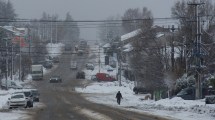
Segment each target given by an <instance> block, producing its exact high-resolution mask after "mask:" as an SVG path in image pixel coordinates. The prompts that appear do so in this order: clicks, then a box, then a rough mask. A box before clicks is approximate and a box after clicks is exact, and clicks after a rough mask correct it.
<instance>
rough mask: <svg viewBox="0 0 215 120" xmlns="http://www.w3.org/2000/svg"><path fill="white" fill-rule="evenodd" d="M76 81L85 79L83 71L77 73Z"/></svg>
mask: <svg viewBox="0 0 215 120" xmlns="http://www.w3.org/2000/svg"><path fill="white" fill-rule="evenodd" d="M76 79H85V72H83V71H79V72H77V74H76Z"/></svg>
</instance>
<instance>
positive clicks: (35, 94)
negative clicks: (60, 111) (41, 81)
mask: <svg viewBox="0 0 215 120" xmlns="http://www.w3.org/2000/svg"><path fill="white" fill-rule="evenodd" d="M31 92H32V95H33V101H34V102H39V101H40V97H39V96H40V93H39V92H38V90H37V89H31Z"/></svg>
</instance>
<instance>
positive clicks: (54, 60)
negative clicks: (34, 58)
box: [52, 57, 60, 63]
mask: <svg viewBox="0 0 215 120" xmlns="http://www.w3.org/2000/svg"><path fill="white" fill-rule="evenodd" d="M52 60H53V62H54V63H59V62H60V60H59V57H53V59H52Z"/></svg>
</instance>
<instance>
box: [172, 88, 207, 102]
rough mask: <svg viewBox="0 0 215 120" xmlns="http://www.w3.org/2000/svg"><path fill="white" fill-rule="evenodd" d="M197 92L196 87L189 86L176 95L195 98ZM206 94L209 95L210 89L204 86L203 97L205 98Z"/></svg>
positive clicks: (189, 98) (190, 98)
mask: <svg viewBox="0 0 215 120" xmlns="http://www.w3.org/2000/svg"><path fill="white" fill-rule="evenodd" d="M195 94H196V89H195V87H187V88H185V89H182V90H181V91H180V92H179V93H178V94H177V95H176V97H181V98H182V99H184V100H195ZM206 95H208V89H207V88H202V98H205V96H206Z"/></svg>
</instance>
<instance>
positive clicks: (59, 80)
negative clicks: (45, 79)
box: [49, 76, 62, 83]
mask: <svg viewBox="0 0 215 120" xmlns="http://www.w3.org/2000/svg"><path fill="white" fill-rule="evenodd" d="M49 82H50V83H62V78H61V77H60V76H52V77H50V79H49Z"/></svg>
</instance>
